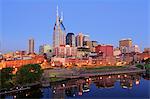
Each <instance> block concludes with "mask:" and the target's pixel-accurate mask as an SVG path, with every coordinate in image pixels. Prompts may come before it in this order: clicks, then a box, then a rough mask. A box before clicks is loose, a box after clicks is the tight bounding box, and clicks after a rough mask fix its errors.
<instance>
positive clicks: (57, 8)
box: [56, 5, 58, 16]
mask: <svg viewBox="0 0 150 99" xmlns="http://www.w3.org/2000/svg"><path fill="white" fill-rule="evenodd" d="M56 16H58V5H57V10H56Z"/></svg>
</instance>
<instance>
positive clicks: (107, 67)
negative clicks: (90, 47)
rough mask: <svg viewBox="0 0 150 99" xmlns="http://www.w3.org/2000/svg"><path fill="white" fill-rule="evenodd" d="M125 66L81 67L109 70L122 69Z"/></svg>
mask: <svg viewBox="0 0 150 99" xmlns="http://www.w3.org/2000/svg"><path fill="white" fill-rule="evenodd" d="M123 68H127V66H102V67H95V68H83V69H84V70H110V69H123Z"/></svg>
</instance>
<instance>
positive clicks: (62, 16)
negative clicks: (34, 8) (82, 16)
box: [60, 11, 63, 21]
mask: <svg viewBox="0 0 150 99" xmlns="http://www.w3.org/2000/svg"><path fill="white" fill-rule="evenodd" d="M60 19H61V21H63V12H62V11H61V18H60Z"/></svg>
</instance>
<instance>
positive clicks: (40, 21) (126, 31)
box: [1, 0, 150, 52]
mask: <svg viewBox="0 0 150 99" xmlns="http://www.w3.org/2000/svg"><path fill="white" fill-rule="evenodd" d="M112 1H113V2H112ZM6 5H7V6H9V7H7V6H6ZM57 5H58V6H59V9H60V11H63V13H64V15H63V16H64V25H65V27H66V33H69V32H73V33H75V34H76V35H77V34H78V33H79V32H83V33H84V34H88V35H90V39H91V40H96V41H98V42H99V43H100V44H113V45H114V46H118V44H119V40H120V39H122V38H132V40H133V44H137V45H139V46H140V48H142V49H143V48H145V47H149V45H150V43H149V41H148V39H149V28H148V25H149V19H148V11H149V9H148V5H149V2H148V0H143V1H141V0H133V1H130V0H123V1H121V2H120V1H119V0H111V1H108V0H106V1H104V0H94V1H87V2H85V1H84V0H83V1H82V2H80V1H73V2H69V1H67V0H64V2H63V3H62V2H58V1H56V2H54V1H51V0H44V1H41V0H37V1H34V0H33V1H32V2H31V1H28V0H26V1H18V0H12V1H10V0H6V1H4V0H3V1H2V7H1V8H2V18H1V19H2V24H1V25H2V26H1V27H2V29H1V31H2V35H1V38H2V41H1V42H2V52H9V51H15V50H27V48H28V47H27V46H28V43H27V42H28V40H29V38H31V37H32V38H34V39H35V49H36V52H38V49H39V46H40V45H43V44H50V45H51V46H52V40H53V39H52V34H53V27H54V24H55V20H56V6H57ZM138 5H140V7H139V6H138ZM126 6H128V8H127V7H126ZM32 7H33V8H32ZM70 7H72V9H69V8H70ZM88 7H90V8H91V9H88ZM79 8H80V11H79ZM98 12H100V13H98ZM101 12H103V13H101ZM41 13H42V14H41ZM126 14H128V15H129V16H128V15H126ZM23 19H24V20H23ZM126 21H127V22H126ZM93 24H94V25H96V26H93ZM109 29H110V30H109ZM21 33H22V34H21ZM30 33H31V34H30ZM37 33H38V35H37ZM97 33H99V35H97ZM107 33H108V34H107ZM136 33H137V34H139V35H137V34H136ZM93 34H94V35H93ZM8 45H9V46H8Z"/></svg>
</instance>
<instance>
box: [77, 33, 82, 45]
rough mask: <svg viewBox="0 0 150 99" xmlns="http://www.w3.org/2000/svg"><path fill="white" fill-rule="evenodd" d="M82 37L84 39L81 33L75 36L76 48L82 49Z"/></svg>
mask: <svg viewBox="0 0 150 99" xmlns="http://www.w3.org/2000/svg"><path fill="white" fill-rule="evenodd" d="M83 37H84V35H83V34H82V33H79V34H78V35H77V36H76V46H77V47H83Z"/></svg>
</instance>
